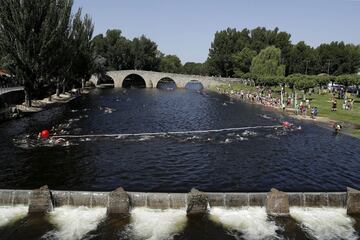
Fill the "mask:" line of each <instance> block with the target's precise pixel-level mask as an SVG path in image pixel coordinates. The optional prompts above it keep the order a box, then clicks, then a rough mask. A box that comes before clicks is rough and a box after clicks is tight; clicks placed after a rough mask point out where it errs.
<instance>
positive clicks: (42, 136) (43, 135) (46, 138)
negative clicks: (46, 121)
mask: <svg viewBox="0 0 360 240" xmlns="http://www.w3.org/2000/svg"><path fill="white" fill-rule="evenodd" d="M37 140H38V141H40V142H42V144H43V145H47V144H50V145H62V146H70V142H69V141H66V140H65V139H64V138H54V137H51V136H50V132H49V130H46V129H45V130H42V131H41V132H39V134H38V136H37Z"/></svg>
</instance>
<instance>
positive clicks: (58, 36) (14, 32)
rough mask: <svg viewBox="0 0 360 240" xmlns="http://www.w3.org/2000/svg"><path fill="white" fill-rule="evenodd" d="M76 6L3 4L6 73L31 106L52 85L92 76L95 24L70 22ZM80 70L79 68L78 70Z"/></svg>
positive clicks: (10, 0)
mask: <svg viewBox="0 0 360 240" xmlns="http://www.w3.org/2000/svg"><path fill="white" fill-rule="evenodd" d="M72 5H73V1H72V0H61V1H60V0H58V1H52V0H27V1H23V0H3V1H2V2H1V5H0V52H3V53H6V57H5V58H3V61H5V62H3V63H4V65H5V66H6V68H7V69H8V70H9V71H10V73H12V74H13V75H15V76H16V78H17V79H18V80H19V81H21V82H22V84H23V85H24V87H25V95H26V102H27V104H28V105H31V95H33V94H34V93H35V90H39V89H40V90H41V87H42V86H43V85H46V84H49V83H51V81H52V80H53V79H57V80H56V81H58V80H59V79H62V82H65V81H67V80H69V78H70V76H71V77H72V78H75V77H85V76H89V72H90V70H89V69H90V68H91V67H90V66H91V65H92V59H91V57H92V50H91V46H90V44H89V40H90V39H91V38H92V31H93V27H92V23H91V20H90V18H89V17H85V18H84V19H82V18H81V11H78V13H77V14H76V15H75V17H74V18H73V21H71V19H72V16H71V9H72ZM79 66H80V67H79Z"/></svg>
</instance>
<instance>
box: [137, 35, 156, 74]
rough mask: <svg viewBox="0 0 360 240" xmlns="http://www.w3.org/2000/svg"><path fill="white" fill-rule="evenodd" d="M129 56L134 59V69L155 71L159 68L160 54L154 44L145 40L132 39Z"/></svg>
mask: <svg viewBox="0 0 360 240" xmlns="http://www.w3.org/2000/svg"><path fill="white" fill-rule="evenodd" d="M131 55H132V57H133V59H134V69H138V70H147V71H157V70H159V67H160V56H161V52H160V51H159V50H158V49H157V45H156V43H155V42H153V41H151V40H150V39H149V38H146V37H145V36H144V35H143V36H141V37H140V38H134V40H133V41H132V43H131Z"/></svg>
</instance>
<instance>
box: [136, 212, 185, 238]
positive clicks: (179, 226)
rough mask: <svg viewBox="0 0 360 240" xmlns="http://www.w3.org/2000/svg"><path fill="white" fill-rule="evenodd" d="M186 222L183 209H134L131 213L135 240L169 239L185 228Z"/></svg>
mask: <svg viewBox="0 0 360 240" xmlns="http://www.w3.org/2000/svg"><path fill="white" fill-rule="evenodd" d="M186 221H187V218H186V211H185V209H168V210H154V209H149V208H135V209H134V210H132V211H131V228H132V230H133V232H134V235H135V237H136V239H141V240H145V239H146V240H163V239H168V238H171V237H172V236H174V235H175V234H177V233H179V232H181V231H182V230H183V229H184V228H185V226H186Z"/></svg>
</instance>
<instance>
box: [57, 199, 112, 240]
mask: <svg viewBox="0 0 360 240" xmlns="http://www.w3.org/2000/svg"><path fill="white" fill-rule="evenodd" d="M105 216H106V208H87V207H70V206H64V207H59V208H55V210H54V211H53V212H51V213H50V222H51V223H52V224H54V225H55V226H56V228H57V231H55V232H54V235H55V236H56V238H58V239H61V240H76V239H81V238H82V237H83V236H84V235H85V234H87V233H88V232H90V231H92V230H95V229H96V227H97V226H98V224H99V223H100V222H101V221H102V220H103V219H104V218H105Z"/></svg>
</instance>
